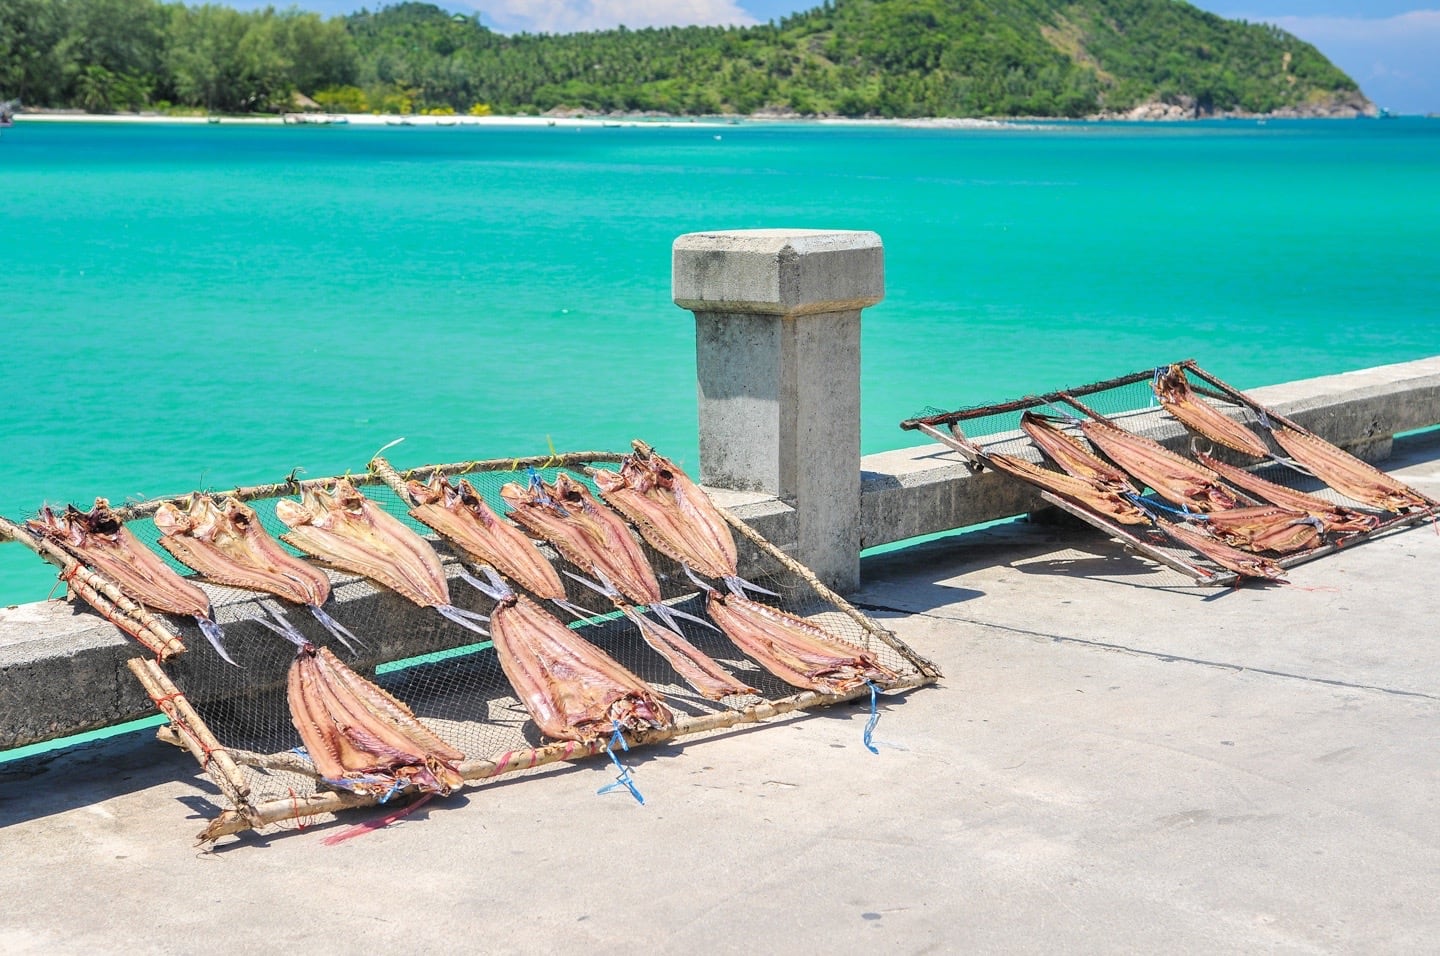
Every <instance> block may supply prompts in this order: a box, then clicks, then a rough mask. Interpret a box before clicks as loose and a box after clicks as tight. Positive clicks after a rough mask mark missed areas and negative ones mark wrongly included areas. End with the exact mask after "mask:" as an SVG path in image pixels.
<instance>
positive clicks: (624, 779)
mask: <svg viewBox="0 0 1440 956" xmlns="http://www.w3.org/2000/svg"><path fill="white" fill-rule="evenodd" d="M610 724H611V726H613V727H614V728H615V732H614V733H613V734H611V735H610V742H609V743H608V744H606V745H605V752H606V753H607V754H609V755H610V762H611V763H613V764H615V769H616V770H618V771H620V776H618V777H616V778H615V782H614V783H607V784H605V786H603V787H601V788H600V789H599V790H596V791H595V792H596V793H597V794H599V793H609V792H610V791H611V790H615V789H616V788H618V787H624V788H625V789H626V790H629V791H630V796H632V797H634V798H635V802H636V803H638V804H640V805H641V806H642V807H643V806H644V805H645V798H644V797H642V796H640V791H639V790H638V789H636V787H635V782H634V781H633V780H631V779H630V768H629V767H627V766H625V765H624V764H623V763H621V762H620V758H619V757H617V756H615V745H616V744H617V743H618V744H619V745H620V749H622V750H624V751H625V752H626V753H629V752H630V744H629V742H628V741H627V740H626V739H625V735H624V734H623V733H621V732H620V721H618V720H611V721H610Z"/></svg>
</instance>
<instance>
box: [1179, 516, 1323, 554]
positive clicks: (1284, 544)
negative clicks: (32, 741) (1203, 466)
mask: <svg viewBox="0 0 1440 956" xmlns="http://www.w3.org/2000/svg"><path fill="white" fill-rule="evenodd" d="M1203 519H1204V520H1203V521H1201V522H1199V523H1201V524H1203V525H1204V526H1205V528H1206V529H1207V530H1208V531H1209V532H1210V533H1211V534H1212V535H1214V536H1215V537H1217V538H1219V539H1220V540H1222V541H1224V542H1226V543H1227V544H1230V545H1232V546H1234V547H1237V548H1241V549H1243V550H1245V551H1274V552H1277V553H1279V554H1290V553H1291V552H1294V551H1307V550H1309V549H1311V548H1315V547H1318V546H1319V545H1321V544H1323V543H1324V539H1323V538H1322V537H1321V531H1322V530H1323V528H1324V526H1323V525H1322V524H1321V523H1320V520H1319V519H1318V518H1312V517H1310V515H1308V514H1306V513H1305V512H1303V511H1292V510H1290V509H1289V508H1279V507H1275V506H1273V505H1259V506H1256V507H1250V508H1230V509H1228V510H1225V511H1211V512H1209V513H1208V514H1206V515H1204V516H1203Z"/></svg>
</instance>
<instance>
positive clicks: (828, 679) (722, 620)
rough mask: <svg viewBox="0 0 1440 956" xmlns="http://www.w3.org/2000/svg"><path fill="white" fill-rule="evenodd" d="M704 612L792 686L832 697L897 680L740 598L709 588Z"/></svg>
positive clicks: (865, 657)
mask: <svg viewBox="0 0 1440 956" xmlns="http://www.w3.org/2000/svg"><path fill="white" fill-rule="evenodd" d="M706 610H707V611H708V612H709V614H710V618H711V619H712V620H713V621H715V623H716V624H719V625H720V629H721V630H722V631H724V632H725V634H726V635H727V636H728V637H729V638H730V640H732V641H734V642H735V645H736V646H737V647H739V648H740V650H742V651H744V652H745V653H746V654H748V655H750V656H751V657H753V658H754V659H755V660H756V662H757V663H759V664H760V666H761V667H763V668H765V669H766V670H768V671H769V672H770V673H772V674H774V675H775V676H776V677H778V678H780V679H781V680H783V681H785V683H787V684H791V685H793V686H795V687H800V688H803V689H805V690H813V691H818V692H820V693H827V694H838V693H844V692H845V691H848V690H852V689H854V688H856V687H858V686H860V685H861V684H864V683H865V682H866V681H872V680H874V681H887V680H894V679H895V678H896V677H897V676H898V675H897V674H896V673H895V672H894V671H892V670H890V669H889V668H888V667H886V666H885V665H883V664H881V663H880V661H879V660H878V659H876V657H875V655H874V654H871V653H870V652H869V651H867V650H865V649H863V648H860V647H856V646H855V645H854V644H850V643H849V642H847V641H842V640H841V639H840V638H838V637H835V636H834V635H832V634H830V633H829V632H827V631H825V630H824V629H823V628H820V627H818V626H817V625H815V624H812V623H811V622H810V621H807V620H805V619H804V618H800V617H796V616H795V615H793V614H788V613H786V612H784V611H781V610H779V609H778V608H773V607H770V606H769V605H767V604H760V603H758V602H756V601H752V600H750V599H749V598H746V597H742V596H741V595H738V594H734V593H731V594H723V593H721V592H720V591H716V590H713V589H712V590H711V591H710V592H709V596H708V599H707V604H706Z"/></svg>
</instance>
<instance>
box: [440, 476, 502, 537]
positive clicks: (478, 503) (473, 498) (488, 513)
mask: <svg viewBox="0 0 1440 956" xmlns="http://www.w3.org/2000/svg"><path fill="white" fill-rule="evenodd" d="M454 490H455V502H456V504H457V505H458V506H459V507H462V508H465V509H467V510H468V511H469V512H470V513H471V514H473V515H475V517H476V518H478V519H479V520H480V523H481V524H483V525H484V526H485V527H487V528H488V527H490V526H491V525H493V524H494V523H495V522H497V521H499V520H500V516H499V515H497V514H496V513H495V510H494V509H493V508H491V507H490V504H489V503H488V502H487V501H486V500H485V497H484V496H483V495H481V494H480V492H478V491H476V490H475V486H474V485H472V484H470V482H468V481H466V480H465V479H464V478H461V479H460V486H459V487H458V488H455V489H454ZM447 504H448V502H447Z"/></svg>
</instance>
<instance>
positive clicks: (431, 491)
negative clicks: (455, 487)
mask: <svg viewBox="0 0 1440 956" xmlns="http://www.w3.org/2000/svg"><path fill="white" fill-rule="evenodd" d="M446 487H447V485H446V483H445V479H444V478H442V477H441V476H439V475H431V476H430V480H429V481H428V482H426V481H418V480H416V479H414V478H411V479H410V480H409V481H407V482H405V493H406V494H407V495H409V496H410V500H411V501H413V502H415V503H416V504H417V505H433V504H435V502H437V501H441V500H443V499H444V498H445V497H446V495H445V492H446Z"/></svg>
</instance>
